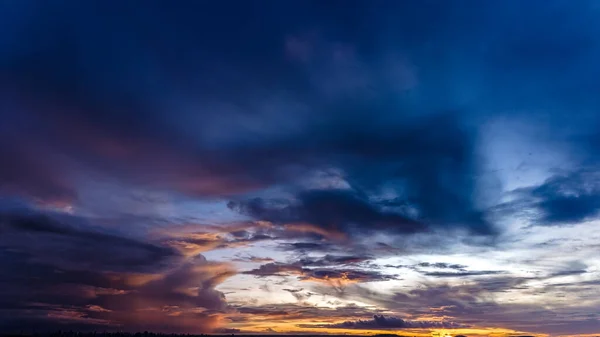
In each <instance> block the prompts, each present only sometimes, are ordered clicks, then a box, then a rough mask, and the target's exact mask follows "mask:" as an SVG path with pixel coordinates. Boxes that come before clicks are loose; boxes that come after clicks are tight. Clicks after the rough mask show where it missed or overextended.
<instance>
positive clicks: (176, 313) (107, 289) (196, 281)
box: [0, 201, 235, 332]
mask: <svg viewBox="0 0 600 337" xmlns="http://www.w3.org/2000/svg"><path fill="white" fill-rule="evenodd" d="M1 206H2V207H1V212H0V267H1V268H2V270H5V271H6V272H5V273H3V274H2V275H0V284H2V287H1V290H0V297H1V298H2V299H1V300H0V306H1V308H0V310H2V312H3V314H2V315H0V316H1V317H2V318H0V330H2V331H12V332H15V331H32V330H31V329H33V328H34V329H35V331H49V330H57V329H61V328H63V327H69V328H76V329H79V330H83V331H89V330H98V329H109V330H115V329H117V328H120V329H126V330H145V329H152V330H157V331H170V332H171V331H180V332H197V331H211V330H212V329H213V328H215V327H217V325H218V321H219V315H220V313H223V312H225V311H226V302H225V298H224V295H223V294H222V293H221V292H219V291H217V290H215V289H214V288H215V286H216V285H218V284H219V283H220V282H222V281H223V280H224V279H226V278H228V277H229V276H231V275H233V274H234V273H235V272H234V271H233V269H232V268H231V266H229V265H227V264H222V263H211V262H208V261H206V259H204V258H203V257H202V256H196V257H195V258H193V259H189V258H184V256H182V255H180V254H179V253H177V252H176V251H175V250H173V249H171V248H169V247H164V246H161V245H159V244H157V243H149V242H144V241H141V240H137V239H134V238H129V237H123V236H118V235H115V234H111V233H107V232H104V231H101V228H95V227H94V226H93V225H92V224H91V223H88V222H87V221H86V220H84V219H83V218H81V217H77V216H73V215H68V214H64V213H55V212H49V211H46V212H44V211H40V210H35V209H31V208H28V207H26V206H25V205H24V204H20V203H14V202H13V203H10V202H6V201H3V203H2V204H1ZM17 206H18V207H17ZM194 287H198V288H195V289H196V290H189V291H184V292H182V289H193V288H194ZM23 329H30V330H23Z"/></svg>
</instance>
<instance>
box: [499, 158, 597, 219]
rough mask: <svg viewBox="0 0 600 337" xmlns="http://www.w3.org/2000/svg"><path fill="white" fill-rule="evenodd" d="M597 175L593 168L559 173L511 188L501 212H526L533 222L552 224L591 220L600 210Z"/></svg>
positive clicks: (501, 206)
mask: <svg viewBox="0 0 600 337" xmlns="http://www.w3.org/2000/svg"><path fill="white" fill-rule="evenodd" d="M599 178H600V177H599V176H598V174H597V173H596V171H595V170H589V169H588V170H582V171H576V172H572V173H567V174H559V175H555V176H552V177H550V178H548V179H547V180H546V181H544V182H543V183H542V184H540V185H538V186H535V187H532V188H524V189H520V190H517V191H515V192H514V193H515V194H516V196H517V199H516V200H515V201H512V202H510V203H506V204H503V205H500V206H499V207H498V208H499V209H500V210H501V213H502V214H506V213H513V214H514V213H517V214H519V213H521V214H527V215H528V216H529V217H530V218H532V220H533V221H534V223H535V224H536V225H540V226H555V225H566V224H577V223H579V222H582V221H586V220H593V219H595V218H597V217H598V215H599V212H600V184H599V181H600V179H599Z"/></svg>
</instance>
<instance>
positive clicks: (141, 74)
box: [2, 2, 493, 234]
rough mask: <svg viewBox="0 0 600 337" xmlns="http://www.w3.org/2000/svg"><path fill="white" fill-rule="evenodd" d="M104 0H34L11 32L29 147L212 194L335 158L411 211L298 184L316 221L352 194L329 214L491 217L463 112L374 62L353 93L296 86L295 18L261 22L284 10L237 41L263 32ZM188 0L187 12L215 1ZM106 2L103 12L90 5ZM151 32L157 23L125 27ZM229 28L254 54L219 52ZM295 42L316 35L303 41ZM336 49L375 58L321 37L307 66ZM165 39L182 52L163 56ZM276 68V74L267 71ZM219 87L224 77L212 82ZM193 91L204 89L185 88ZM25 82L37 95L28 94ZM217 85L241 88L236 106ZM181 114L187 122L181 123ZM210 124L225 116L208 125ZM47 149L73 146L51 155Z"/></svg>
mask: <svg viewBox="0 0 600 337" xmlns="http://www.w3.org/2000/svg"><path fill="white" fill-rule="evenodd" d="M113 5H114V6H116V7H114V8H113V7H112V6H109V5H107V4H104V3H96V2H94V4H93V5H92V4H86V5H77V6H76V5H75V4H74V3H71V2H67V5H66V7H65V8H61V9H60V10H59V9H58V6H53V5H50V4H43V3H41V4H39V6H38V7H39V8H34V9H32V10H33V11H34V13H33V14H32V15H33V16H34V17H36V18H37V21H36V22H37V25H34V26H32V27H30V28H29V29H27V30H25V31H24V32H23V33H22V40H25V41H28V45H27V46H25V45H23V46H19V47H21V48H18V51H19V52H18V53H17V52H13V53H7V55H5V57H4V58H3V63H2V66H3V68H4V69H6V70H7V72H6V75H5V80H4V82H5V83H11V84H14V85H12V86H11V87H12V89H11V90H13V91H16V92H17V95H12V96H11V97H13V98H11V100H12V101H11V102H15V101H16V102H15V103H14V109H12V110H11V111H10V112H6V114H7V115H6V116H5V118H6V119H17V117H16V114H17V113H21V114H23V113H24V112H26V113H25V114H23V117H19V123H17V124H16V125H17V126H18V127H19V129H18V130H19V131H21V132H24V131H28V134H32V135H33V136H32V137H30V139H31V141H32V142H33V143H34V145H36V146H34V149H33V150H32V151H31V153H32V155H35V153H39V152H41V151H42V150H41V148H40V146H39V144H40V143H42V144H44V145H46V146H47V147H48V148H49V149H50V151H48V152H47V153H49V155H50V156H51V157H52V161H53V162H56V163H57V165H58V166H59V167H60V168H62V169H67V168H68V169H72V168H73V167H74V166H72V165H73V163H72V161H75V162H78V163H83V164H84V167H92V168H94V169H99V170H101V171H103V172H106V173H108V174H110V175H114V176H117V177H119V178H120V179H127V180H132V181H135V182H136V183H142V184H148V185H152V186H154V187H158V188H167V189H174V190H177V191H182V192H186V193H190V194H193V195H202V196H209V197H214V196H222V195H230V194H236V193H241V192H246V191H250V190H255V189H259V188H263V187H267V186H270V185H273V184H276V183H282V182H290V181H293V180H295V179H297V177H298V176H302V174H304V173H307V172H311V171H313V170H317V169H322V168H328V167H332V166H333V167H336V168H339V169H341V170H342V171H343V172H344V173H345V174H346V175H347V176H348V180H349V181H350V183H351V184H352V185H353V186H356V187H357V188H359V189H360V190H365V191H366V192H367V193H368V194H372V192H373V191H375V190H377V189H379V188H380V187H382V186H384V185H392V186H393V187H394V188H395V189H397V190H402V191H403V192H402V193H403V195H402V196H400V197H399V200H398V202H397V204H398V205H399V206H398V207H396V208H403V207H404V206H402V205H408V206H409V207H410V208H411V209H414V210H416V212H418V217H417V218H418V219H416V220H415V219H412V217H408V216H406V215H404V214H402V212H400V211H398V210H385V211H384V210H380V209H379V208H380V207H379V206H378V205H377V203H374V202H373V201H371V200H369V199H368V198H365V197H364V196H363V195H361V194H357V195H354V196H353V195H350V194H347V195H344V193H343V192H339V193H338V194H334V193H329V194H328V193H327V192H319V193H317V192H314V191H305V192H300V194H299V196H298V199H300V200H302V201H303V202H304V203H307V204H308V207H307V209H306V211H303V213H305V215H306V216H308V219H309V220H314V221H316V222H318V223H317V225H319V226H324V227H326V228H330V227H332V226H333V224H331V223H330V222H331V220H332V219H331V217H332V216H337V214H338V213H342V214H344V213H347V211H349V210H350V208H353V207H355V212H353V213H351V214H350V213H349V214H350V215H348V218H342V219H340V221H342V222H343V223H341V224H339V226H340V227H342V228H348V226H355V227H357V228H366V227H368V226H375V229H391V230H393V231H397V232H399V233H406V232H409V233H410V232H417V231H423V230H427V229H429V228H430V227H432V228H436V227H448V228H454V227H457V228H466V229H468V230H471V231H472V232H475V233H483V234H489V233H491V232H493V229H492V228H491V226H490V224H488V223H487V222H486V221H485V219H484V215H483V214H482V213H481V211H480V210H479V209H478V207H476V205H475V203H474V199H473V198H474V195H475V194H476V193H475V190H476V186H475V184H474V182H473V179H472V176H473V175H475V174H476V173H477V171H478V170H479V166H478V163H477V159H476V157H475V151H476V149H475V144H474V142H475V130H472V129H471V128H469V127H467V125H466V124H465V123H463V122H461V121H459V116H460V115H461V113H460V112H456V113H454V112H450V113H448V112H446V111H442V112H443V113H440V112H439V111H438V109H425V110H424V111H420V110H419V109H418V108H409V107H408V106H405V105H403V104H402V102H399V101H398V100H397V99H396V98H394V95H392V94H393V92H392V93H390V92H389V90H386V87H389V86H390V83H388V79H385V78H379V77H378V76H374V78H369V79H367V80H366V81H367V82H368V83H369V84H371V83H372V84H373V85H375V86H376V87H378V88H381V90H379V91H370V90H366V91H364V90H363V87H362V86H359V87H357V88H354V87H353V88H351V91H355V90H358V92H357V93H356V95H354V98H353V99H351V100H348V99H346V96H345V94H344V92H345V91H344V90H346V89H344V90H342V93H339V91H338V90H334V91H333V92H334V93H336V94H335V95H334V96H330V94H329V92H330V91H329V90H326V92H324V91H323V90H324V89H323V88H321V87H320V86H319V85H318V84H314V83H312V84H311V85H308V86H307V85H306V84H307V82H308V83H310V82H311V80H310V79H311V78H312V76H313V74H314V70H313V68H314V67H313V66H312V65H311V66H308V65H306V64H305V63H302V62H300V63H297V62H295V61H290V60H285V57H284V55H285V48H286V47H285V46H286V39H288V38H289V37H288V35H289V34H290V33H294V29H292V28H291V27H290V31H289V32H286V31H285V30H283V31H282V30H280V29H267V28H266V27H277V26H278V25H279V24H280V22H278V20H276V19H271V20H267V21H266V22H262V23H261V25H251V26H250V27H247V28H244V29H243V30H240V29H234V31H236V32H238V33H239V34H242V35H243V36H246V37H248V38H249V40H253V41H263V43H266V45H265V48H255V47H254V46H252V48H250V47H251V46H250V45H249V44H247V41H246V40H245V39H241V40H240V37H239V36H238V38H235V39H233V40H230V42H228V43H215V40H220V39H224V38H225V37H226V36H228V34H230V33H228V31H229V30H223V31H221V30H220V28H219V27H221V28H223V23H222V22H216V21H215V20H214V19H211V18H212V16H207V17H206V18H207V21H204V20H201V19H199V18H198V17H194V18H192V17H189V16H188V12H189V10H185V11H184V10H183V7H181V8H180V7H179V6H175V8H173V13H172V14H169V15H167V14H165V12H164V11H163V6H165V4H162V3H160V2H152V3H151V4H149V5H148V8H147V11H144V12H138V11H134V12H135V14H134V15H133V16H132V15H128V14H127V13H130V12H131V11H133V9H132V8H130V6H128V5H125V4H121V5H118V6H117V5H116V4H113ZM190 5H191V4H190ZM196 6H197V7H196ZM299 6H300V7H304V6H302V5H299ZM311 6H312V5H311ZM311 6H308V7H311ZM193 7H194V8H197V9H198V11H199V13H206V11H205V10H210V11H213V12H214V11H216V12H219V11H222V10H225V9H224V8H221V7H219V6H208V7H209V8H204V6H203V5H194V6H193ZM213 7H215V8H213ZM275 7H278V6H275ZM104 11H106V12H107V13H111V14H110V15H107V16H103V15H101V14H99V13H102V12H104ZM51 13H53V14H51ZM155 15H159V16H160V17H162V18H163V20H164V22H163V26H162V28H161V29H160V31H157V30H156V29H157V28H156V27H155V26H154V25H153V24H150V22H154V21H155V20H154V18H155V17H154V16H155ZM202 15H204V14H202ZM109 16H110V17H111V19H110V20H107V19H106V18H107V17H109ZM109 22H110V23H109ZM186 24H189V25H190V26H189V27H188V26H186ZM263 26H264V27H263ZM46 27H52V28H50V29H46ZM118 27H120V28H118ZM184 27H185V28H186V29H185V31H187V32H188V33H186V34H178V33H179V32H180V30H181V29H183V28H184ZM209 27H210V28H211V29H210V31H216V32H219V33H218V34H220V35H222V36H220V38H216V39H212V38H211V39H208V36H205V35H204V33H203V32H205V29H207V28H209ZM261 27H262V28H261ZM238 28H240V27H238ZM123 31H127V32H128V33H126V34H123V33H122V32H123ZM279 31H281V33H275V32H279ZM269 32H270V33H269ZM148 34H156V35H157V37H155V38H152V39H144V38H135V36H138V35H139V36H148ZM188 34H189V35H188ZM263 34H267V35H263ZM269 34H270V35H269ZM234 35H235V34H234ZM167 36H177V39H170V38H167ZM158 37H160V38H158ZM252 37H254V38H252ZM258 37H260V38H258ZM202 41H203V43H206V44H205V45H202V43H200V42H202ZM223 41H224V40H223ZM267 41H268V42H267ZM234 42H235V43H238V44H239V45H237V46H236V48H235V50H237V52H236V53H233V54H236V55H238V56H237V57H241V55H242V54H243V53H240V52H241V51H242V50H245V51H246V53H249V55H254V57H252V60H254V61H253V64H252V65H251V66H250V65H248V64H247V62H245V61H244V59H241V58H240V59H238V58H236V56H235V55H232V54H231V53H228V51H230V48H232V46H231V45H229V43H232V44H233V43H234ZM13 43H16V42H13ZM306 43H307V44H308V45H309V46H308V47H309V48H312V47H313V46H310V45H311V44H313V41H310V40H309V41H307V42H306ZM324 43H325V45H326V46H334V45H335V43H329V42H324ZM200 45H202V47H195V46H200ZM208 46H212V47H213V49H211V48H208V49H207V47H208ZM240 48H241V49H240ZM346 49H348V53H349V54H348V57H349V58H350V59H356V60H357V62H358V63H357V66H358V67H359V68H360V67H364V69H365V71H367V72H368V70H369V69H370V68H372V67H373V66H374V65H373V64H371V63H373V61H370V59H371V58H372V56H373V55H369V54H368V53H366V54H365V53H362V52H361V50H360V49H357V50H356V54H354V52H353V51H352V50H354V49H355V48H354V47H353V46H349V48H342V49H341V50H340V49H339V48H337V47H325V48H324V49H323V50H324V53H325V55H323V57H322V58H319V60H315V62H317V67H320V66H325V67H334V68H336V67H338V64H337V63H339V62H342V63H344V62H345V61H343V60H340V59H339V57H340V55H342V54H343V53H342V52H344V50H346ZM167 50H173V51H174V50H177V51H178V52H177V54H178V55H179V54H185V55H188V56H189V57H190V58H189V59H187V58H184V59H180V58H179V57H177V59H175V58H174V54H171V53H170V52H167ZM207 50H209V51H207ZM259 51H262V52H259ZM340 53H342V54H340ZM192 55H196V57H192ZM224 55H229V56H227V57H226V59H225V60H221V61H220V63H221V64H222V63H223V62H224V61H227V59H229V58H231V59H229V62H228V63H226V65H225V66H223V67H218V66H217V67H215V66H213V64H214V63H215V62H217V60H219V59H221V57H223V56H224ZM247 56H248V55H246V57H247ZM246 57H244V58H245V59H247V58H246ZM378 58H380V57H375V60H377V59H378ZM175 60H177V61H175ZM352 62H353V61H352ZM259 64H261V65H262V66H260V65H259ZM266 65H269V66H270V67H271V68H272V69H271V70H270V71H266V72H264V73H262V74H261V72H260V71H259V69H263V66H265V67H266ZM229 68H231V69H229ZM264 69H267V68H264ZM264 69H263V70H264ZM352 69H353V67H349V68H348V67H346V66H343V67H341V68H339V69H338V70H336V73H337V72H339V71H341V72H343V73H346V72H347V73H348V74H347V75H348V76H351V77H353V76H354V75H353V74H351V73H352V72H353V71H354V70H352ZM383 72H384V73H385V71H383ZM199 73H203V76H200V77H201V78H214V79H215V80H216V79H224V80H227V78H229V76H224V74H227V73H233V74H234V75H233V76H234V77H233V78H230V80H231V81H233V82H237V83H239V84H238V85H236V88H235V89H227V86H226V85H223V86H221V85H219V84H216V85H215V84H214V83H211V84H210V86H209V84H208V83H204V82H203V80H200V79H197V80H194V79H195V78H198V77H199V76H196V75H192V74H199ZM187 74H189V75H187ZM275 74H280V76H279V77H273V76H274V75H275ZM344 76H346V75H344ZM338 77H339V76H338ZM338 77H334V78H333V82H332V83H331V84H328V87H330V86H334V87H339V86H343V85H345V83H344V82H345V81H344V77H341V78H338ZM236 78H239V79H241V81H236ZM142 79H146V80H142ZM246 79H248V80H246ZM249 79H251V80H249ZM319 83H320V82H319ZM273 85H275V86H276V87H278V88H280V89H281V90H284V88H295V89H296V90H294V91H290V90H286V91H285V94H281V95H280V94H276V96H282V97H281V98H278V97H276V98H275V100H274V102H270V101H266V102H265V100H266V98H265V97H266V96H265V93H263V92H262V91H263V90H267V88H270V87H272V86H273ZM211 87H212V90H210V89H211ZM217 87H222V90H223V92H215V88H217ZM263 87H264V88H265V89H263ZM254 88H258V89H254ZM203 89H206V91H205V90H203ZM279 91H280V90H277V92H279ZM192 92H205V94H204V95H200V96H199V97H198V96H191V94H190V93H192ZM227 92H229V93H230V94H229V95H228V94H227ZM234 93H235V94H236V95H235V96H232V94H234ZM291 93H293V94H291ZM340 95H341V96H340ZM15 97H16V98H15ZM31 97H33V98H34V100H33V103H24V102H28V101H31V99H30V98H31ZM233 97H235V98H233ZM224 100H239V101H240V102H238V103H236V104H234V105H233V106H232V105H231V104H230V102H223V101H224ZM278 101H281V103H277V102H278ZM265 106H267V107H269V108H268V109H267V108H265ZM295 107H298V109H299V112H297V113H295V114H294V115H293V116H292V117H290V115H289V114H288V112H289V111H290V109H292V110H294V109H295ZM453 109H454V107H448V108H447V109H446V108H443V109H439V110H453ZM174 114H175V115H174ZM419 114H423V115H424V116H426V117H421V116H419ZM173 116H176V117H175V118H173ZM284 117H285V118H284ZM403 117H405V118H403ZM285 119H287V121H286V120H285ZM278 121H282V122H285V125H283V127H282V126H281V123H278ZM191 125H195V126H196V127H195V129H193V130H192V129H190V126H191ZM215 129H218V130H221V131H219V132H217V133H215V132H214V131H212V130H215ZM58 153H61V154H67V156H66V157H67V158H70V159H71V160H70V161H65V162H62V161H59V160H58V159H57V158H58ZM67 180H70V179H67ZM48 183H49V182H48ZM69 183H70V184H75V182H73V181H69ZM72 188H75V187H72ZM75 189H76V188H75ZM432 195H435V196H436V197H435V198H433V197H432ZM319 200H322V201H325V202H331V203H333V204H334V206H335V207H336V209H335V210H332V211H331V213H330V214H324V213H322V210H315V209H313V208H312V207H313V206H314V203H316V202H318V201H319ZM300 218H301V219H303V218H304V217H300ZM349 222H351V223H352V224H350V223H349ZM354 222H357V223H356V224H355V223H354Z"/></svg>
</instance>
